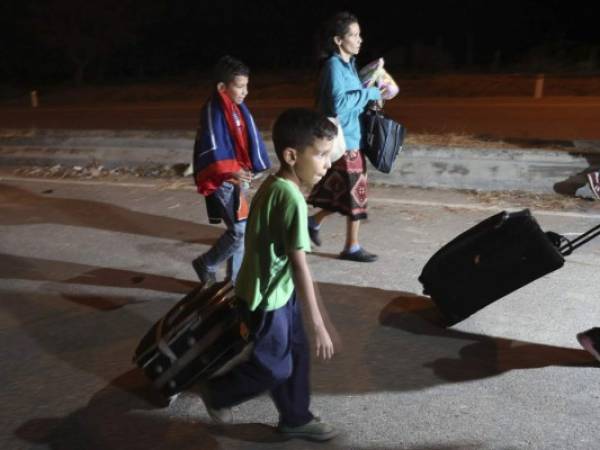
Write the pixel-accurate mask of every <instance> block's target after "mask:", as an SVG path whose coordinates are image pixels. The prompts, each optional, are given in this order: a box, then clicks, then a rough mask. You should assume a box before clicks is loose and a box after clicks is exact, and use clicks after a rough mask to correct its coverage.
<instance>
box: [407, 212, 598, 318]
mask: <svg viewBox="0 0 600 450" xmlns="http://www.w3.org/2000/svg"><path fill="white" fill-rule="evenodd" d="M598 234H600V225H598V226H596V227H594V228H592V229H590V230H589V231H587V232H586V233H584V234H582V235H581V236H579V237H578V238H576V239H574V240H573V241H569V240H567V239H566V238H564V237H563V236H561V235H559V234H557V233H554V232H551V231H549V232H544V231H542V229H541V228H540V226H539V225H538V223H537V221H536V220H535V218H534V217H533V216H532V215H531V213H530V211H529V210H528V209H525V210H522V211H517V212H511V213H509V212H501V213H499V214H496V215H494V216H492V217H489V218H487V219H486V220H484V221H482V222H480V223H479V224H477V225H475V226H474V227H472V228H470V229H469V230H467V231H465V232H464V233H462V234H460V235H459V236H457V237H456V238H454V239H453V240H452V241H450V242H449V243H447V244H446V245H444V246H443V247H442V248H441V249H440V250H438V251H437V252H436V253H435V254H434V255H433V256H432V257H431V258H430V259H429V261H428V262H427V263H426V264H425V266H424V267H423V270H422V273H421V275H420V276H419V281H420V282H421V284H422V285H423V293H424V294H426V295H429V296H430V297H431V299H432V300H433V301H434V302H435V304H436V305H437V306H438V308H439V309H440V310H441V312H442V313H443V314H444V316H446V318H447V319H448V320H449V321H450V324H454V323H456V322H460V321H461V320H464V319H466V318H467V317H469V316H470V315H471V314H473V313H475V312H477V311H479V310H480V309H481V308H483V307H485V306H487V305H489V304H490V303H492V302H494V301H496V300H498V299H499V298H501V297H503V296H505V295H507V294H509V293H510V292H513V291H515V290H516V289H519V288H520V287H522V286H525V285H526V284H528V283H530V282H532V281H534V280H536V279H538V278H540V277H542V276H544V275H546V274H548V273H550V272H552V271H554V270H557V269H559V268H560V267H562V266H563V264H564V262H565V259H564V257H565V256H566V255H568V254H570V253H571V252H572V251H573V250H574V249H575V248H577V247H579V246H580V245H583V244H584V243H586V242H588V241H589V240H591V239H593V238H594V237H596V236H597V235H598Z"/></svg>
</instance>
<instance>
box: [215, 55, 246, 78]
mask: <svg viewBox="0 0 600 450" xmlns="http://www.w3.org/2000/svg"><path fill="white" fill-rule="evenodd" d="M249 75H250V69H249V68H248V66H247V65H246V64H244V63H243V62H241V61H240V60H239V59H236V58H234V57H232V56H229V55H225V56H223V57H221V59H219V60H218V61H217V64H215V68H214V73H213V77H214V82H215V84H218V83H225V84H229V83H231V82H232V81H233V79H234V78H235V77H237V76H244V77H247V76H249Z"/></svg>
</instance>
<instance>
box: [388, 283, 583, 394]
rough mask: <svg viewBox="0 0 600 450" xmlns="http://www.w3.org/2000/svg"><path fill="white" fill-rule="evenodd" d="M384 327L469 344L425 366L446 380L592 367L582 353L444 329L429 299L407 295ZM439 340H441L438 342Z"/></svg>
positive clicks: (390, 305) (399, 300) (395, 302)
mask: <svg viewBox="0 0 600 450" xmlns="http://www.w3.org/2000/svg"><path fill="white" fill-rule="evenodd" d="M380 323H381V324H382V325H384V326H388V327H393V328H397V329H401V330H404V331H408V332H409V333H411V334H413V335H417V336H430V337H433V338H443V339H445V340H449V339H450V340H453V341H457V342H460V341H463V342H465V341H466V342H467V345H464V346H462V347H460V348H459V351H458V354H457V355H455V357H450V358H449V357H446V356H445V357H440V358H436V359H434V360H433V361H430V362H427V363H425V364H424V366H425V367H428V368H430V369H432V370H433V372H434V373H435V374H436V375H437V376H438V377H439V378H440V379H443V380H447V381H451V382H460V381H468V380H473V379H479V378H485V377H490V376H495V375H499V374H501V373H503V372H506V371H509V370H515V369H533V368H540V367H547V366H566V367H568V366H587V365H590V364H591V363H592V361H591V359H590V356H589V354H588V353H587V352H585V351H583V350H575V349H570V348H562V347H555V346H550V345H541V344H534V343H529V342H522V341H515V340H511V339H503V338H494V337H490V336H485V335H480V334H474V333H466V332H462V331H458V330H453V329H445V328H444V325H445V319H444V318H443V317H442V315H441V313H440V312H439V310H438V309H437V308H436V307H435V305H434V304H433V303H432V302H431V301H430V300H429V299H428V298H427V297H421V296H417V295H414V294H410V293H404V294H402V295H400V296H398V297H397V298H395V299H393V300H392V301H391V302H390V303H388V304H387V305H386V306H385V308H384V309H383V310H382V311H381V315H380ZM438 340H439V339H438Z"/></svg>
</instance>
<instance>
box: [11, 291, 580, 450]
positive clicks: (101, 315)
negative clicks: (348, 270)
mask: <svg viewBox="0 0 600 450" xmlns="http://www.w3.org/2000/svg"><path fill="white" fill-rule="evenodd" d="M319 291H320V292H321V294H322V297H323V300H324V303H325V304H326V305H327V309H328V311H329V316H330V318H331V320H332V322H333V323H334V324H335V326H336V328H337V331H338V332H339V335H340V337H341V340H342V343H343V345H342V347H341V348H339V349H338V354H336V356H335V358H334V359H333V360H332V361H329V362H318V361H315V362H314V364H313V374H312V385H313V389H312V390H313V394H314V395H323V394H326V395H328V396H331V397H332V398H334V397H335V396H336V394H341V395H345V396H348V395H361V394H369V393H372V392H402V391H417V390H422V389H424V388H427V387H431V386H436V385H440V384H446V383H453V382H461V381H465V380H474V379H480V378H485V377H491V376H495V375H499V374H501V373H504V372H506V371H510V370H517V369H530V368H538V367H546V366H551V365H558V366H579V365H589V364H592V361H591V357H590V356H589V355H588V354H587V352H585V351H583V350H572V349H566V348H559V347H553V346H547V345H539V344H533V343H528V342H518V341H513V340H510V339H499V338H492V337H488V336H483V335H478V334H473V333H465V332H461V331H457V330H453V329H445V328H443V327H442V326H441V325H440V323H439V322H438V320H439V316H437V314H436V310H435V308H434V306H433V305H432V303H431V302H430V301H429V300H428V299H427V298H425V297H421V296H418V295H415V294H411V293H403V292H398V291H389V290H384V289H377V288H371V287H357V286H347V285H341V284H333V283H319ZM0 295H1V296H2V298H3V310H4V311H5V314H9V315H10V316H11V317H12V318H13V319H14V320H16V322H17V323H18V324H17V325H15V326H13V327H12V328H11V329H12V330H14V331H13V332H12V333H11V334H8V331H6V330H5V331H4V333H5V335H6V336H5V344H6V345H7V346H8V347H9V348H14V347H17V346H19V345H21V346H22V345H24V344H23V342H27V343H28V345H31V344H30V343H31V342H34V343H35V344H34V345H35V347H30V348H27V349H26V350H27V351H28V354H29V355H30V357H29V359H28V361H29V363H28V364H29V365H30V366H31V367H28V370H29V371H32V372H33V371H35V372H36V373H44V372H45V371H47V372H48V373H58V372H57V371H61V372H60V373H63V374H64V375H69V376H65V379H64V381H62V380H61V381H59V382H58V384H57V385H55V386H54V389H55V391H54V392H56V394H55V395H56V396H60V395H61V393H63V394H64V393H65V392H72V389H73V384H72V383H73V382H74V381H72V380H79V383H83V386H82V388H81V392H80V393H79V396H80V397H83V398H85V397H87V396H88V395H90V393H89V392H86V390H85V387H84V386H85V384H86V382H84V380H90V381H91V376H94V377H97V378H100V379H105V380H112V381H110V382H109V383H108V384H107V385H106V386H105V387H103V388H102V389H100V390H99V391H98V392H96V393H95V394H92V396H91V398H90V400H89V402H88V403H87V405H86V406H85V407H84V408H81V409H78V410H75V411H73V412H72V413H70V414H68V415H66V416H63V417H41V418H39V417H38V418H29V419H28V420H26V421H25V422H24V423H21V425H16V426H15V428H16V431H15V434H16V436H17V437H18V438H19V439H23V440H26V441H28V442H31V443H34V444H46V445H48V446H49V448H51V449H54V450H73V449H86V450H89V449H91V450H94V449H102V450H105V449H111V450H114V449H127V450H137V449H140V450H141V449H144V450H146V449H149V448H152V449H161V450H162V449H173V448H176V449H179V450H186V449H197V448H202V449H203V450H212V449H217V448H226V447H221V445H226V441H227V440H228V439H229V440H234V441H237V442H238V444H237V447H236V448H248V449H251V448H256V443H265V445H267V446H270V447H273V448H278V449H279V448H281V449H290V450H292V449H294V450H295V449H304V448H308V447H309V446H312V445H313V444H308V443H306V442H303V441H298V440H292V441H288V442H285V443H284V442H280V441H279V436H277V435H276V433H275V432H274V429H273V428H272V427H269V426H267V425H262V424H258V423H247V424H237V425H234V426H231V427H215V426H212V425H208V424H205V423H203V422H201V421H200V419H199V418H202V417H206V413H205V410H204V406H203V404H202V402H201V401H199V399H198V398H197V397H196V396H194V395H193V394H192V393H185V394H184V395H183V396H182V397H183V398H179V399H178V400H177V401H176V402H174V404H173V405H171V406H169V407H168V408H167V407H164V406H163V405H161V402H160V401H159V400H158V399H157V398H155V397H154V394H153V391H152V389H151V387H150V386H149V384H148V382H147V381H146V379H145V378H144V376H143V374H142V373H141V371H139V370H137V369H134V370H131V367H132V365H131V362H130V361H131V356H132V353H133V350H134V348H135V346H136V345H137V343H138V340H139V339H140V338H141V336H142V335H143V334H144V333H145V332H146V331H147V330H148V328H149V327H150V325H151V324H152V322H153V321H154V320H156V319H157V318H158V317H160V315H162V314H163V313H164V311H166V310H167V309H168V307H169V306H171V305H172V302H171V301H169V302H146V303H144V304H143V305H140V304H126V305H125V307H121V308H117V307H116V308H112V307H111V305H117V306H118V305H121V304H123V303H124V300H123V298H120V297H116V298H112V297H103V298H101V299H92V300H90V299H89V298H88V300H81V299H82V298H85V294H81V295H80V294H78V293H77V292H75V293H68V295H67V296H65V295H64V293H60V292H59V293H53V292H46V291H45V290H43V289H42V290H41V292H40V293H33V294H32V293H12V292H5V291H3V292H0ZM73 295H74V296H75V298H76V299H77V300H76V301H73V299H72V298H69V297H70V296H73ZM61 297H62V298H61ZM136 300H138V301H139V300H141V299H136ZM90 304H91V307H90ZM22 335H26V336H27V338H26V340H25V341H23V338H21V336H22ZM14 351H16V350H14ZM3 354H4V355H7V354H6V353H5V352H3ZM44 354H47V355H49V356H50V357H45V356H44ZM9 356H10V355H9ZM6 359H7V360H10V359H11V358H8V357H7V358H6ZM57 360H59V361H60V362H58V363H57ZM62 363H66V364H68V365H70V366H71V367H73V368H75V369H76V370H69V369H68V368H65V366H64V365H63V364H62ZM18 364H20V363H18V362H15V363H13V364H8V365H7V366H6V367H5V369H6V373H7V376H8V375H9V374H13V373H18V370H19V369H18ZM15 371H16V372H15ZM81 371H83V372H84V373H81ZM115 371H116V372H117V373H119V372H121V373H122V375H120V376H117V377H116V378H115V375H114V374H115ZM86 373H87V374H89V375H87V374H86ZM72 377H75V378H72ZM75 386H77V384H76V385H75ZM19 389H20V390H21V392H22V394H23V395H24V398H27V397H30V398H31V399H33V398H35V392H36V389H37V388H35V387H28V386H26V385H23V386H20V387H19ZM57 398H60V397H57ZM30 401H31V400H30ZM321 401H322V400H321ZM327 408H336V405H334V404H332V405H328V406H327ZM38 411H39V410H38ZM21 420H22V419H21ZM255 420H256V421H260V418H257V419H253V420H252V421H253V422H254V421H255ZM17 423H19V422H17ZM346 432H348V433H351V430H349V429H348V430H346ZM217 439H218V441H217ZM222 440H224V442H225V444H224V443H223V442H221V441H222ZM314 445H317V444H314ZM469 445H470V443H467V445H466V446H465V445H463V444H460V445H459V444H456V445H454V444H453V443H440V444H439V445H438V446H435V445H428V446H423V447H415V448H414V449H415V450H417V449H419V448H423V449H424V448H428V449H439V450H452V449H454V448H457V449H458V448H477V445H473V446H472V447H469ZM326 447H327V448H331V449H338V448H339V449H346V448H349V443H348V441H347V438H344V437H343V436H341V437H339V438H336V439H335V440H334V441H332V442H331V443H328V444H326ZM354 447H355V448H356V446H354ZM400 447H401V446H398V448H400ZM321 448H323V447H321ZM362 448H365V449H372V450H375V449H377V447H376V446H375V447H369V446H368V445H365V446H364V447H362ZM403 448H405V447H403Z"/></svg>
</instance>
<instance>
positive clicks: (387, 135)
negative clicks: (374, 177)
mask: <svg viewBox="0 0 600 450" xmlns="http://www.w3.org/2000/svg"><path fill="white" fill-rule="evenodd" d="M362 121H363V132H364V133H365V136H364V137H365V139H364V147H363V151H364V152H365V155H367V158H369V161H371V164H373V166H374V167H375V168H376V169H377V170H379V171H380V172H384V173H390V171H391V170H392V166H393V164H394V161H395V160H396V156H398V153H400V152H401V151H402V145H403V143H404V135H405V133H406V129H405V128H404V126H403V125H402V124H399V123H398V122H396V121H395V120H393V119H391V118H389V117H388V116H386V115H385V114H384V113H383V111H382V110H374V109H371V108H367V110H366V111H365V112H364V113H363V115H362Z"/></svg>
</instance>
